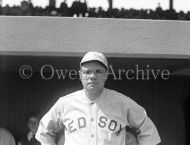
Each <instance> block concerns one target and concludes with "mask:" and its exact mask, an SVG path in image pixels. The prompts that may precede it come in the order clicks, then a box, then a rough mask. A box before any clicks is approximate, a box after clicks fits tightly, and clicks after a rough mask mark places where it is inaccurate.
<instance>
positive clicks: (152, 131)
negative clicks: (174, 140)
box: [127, 100, 161, 145]
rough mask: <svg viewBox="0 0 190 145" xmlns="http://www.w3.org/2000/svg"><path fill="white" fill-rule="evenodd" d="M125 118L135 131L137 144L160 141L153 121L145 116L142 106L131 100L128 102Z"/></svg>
mask: <svg viewBox="0 0 190 145" xmlns="http://www.w3.org/2000/svg"><path fill="white" fill-rule="evenodd" d="M128 105H129V109H128V115H127V120H128V122H129V124H130V127H131V128H133V129H135V130H136V131H137V139H138V142H139V145H157V144H158V143H160V142H161V140H160V136H159V134H158V131H157V129H156V126H155V125H154V123H153V122H152V121H151V120H150V118H149V117H148V116H147V114H146V111H145V110H144V108H142V107H141V106H139V105H138V104H137V103H136V102H134V101H133V100H131V101H130V102H129V104H128Z"/></svg>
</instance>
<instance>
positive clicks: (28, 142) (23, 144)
mask: <svg viewBox="0 0 190 145" xmlns="http://www.w3.org/2000/svg"><path fill="white" fill-rule="evenodd" d="M38 125H39V120H38V119H37V118H36V117H33V116H32V117H30V118H29V120H28V122H27V126H28V129H29V132H28V133H27V135H26V136H25V137H24V138H22V139H21V140H20V141H19V143H18V145H40V142H38V141H37V140H36V138H35V134H36V131H37V128H38Z"/></svg>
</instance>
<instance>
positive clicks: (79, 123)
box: [67, 116, 121, 133]
mask: <svg viewBox="0 0 190 145" xmlns="http://www.w3.org/2000/svg"><path fill="white" fill-rule="evenodd" d="M86 120H87V119H86V118H85V117H79V118H77V120H76V121H74V120H71V121H70V122H69V123H68V125H67V127H68V130H69V132H70V133H73V132H75V131H77V130H81V129H82V128H85V127H86V125H87V124H86ZM118 125H119V124H118V123H117V121H115V120H110V119H108V118H107V117H106V116H100V117H99V119H98V122H97V126H98V127H100V128H107V129H108V130H109V131H112V132H114V131H115V132H117V133H118V132H120V131H121V124H120V125H119V127H118V130H116V128H117V126H118Z"/></svg>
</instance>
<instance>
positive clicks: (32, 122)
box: [28, 117, 39, 133]
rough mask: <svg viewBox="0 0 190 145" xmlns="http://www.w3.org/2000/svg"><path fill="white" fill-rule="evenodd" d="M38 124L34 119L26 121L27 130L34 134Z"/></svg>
mask: <svg viewBox="0 0 190 145" xmlns="http://www.w3.org/2000/svg"><path fill="white" fill-rule="evenodd" d="M38 125H39V122H38V120H37V119H36V118H35V117H31V118H30V119H29V121H28V128H29V130H30V131H31V132H33V133H36V131H37V129H38Z"/></svg>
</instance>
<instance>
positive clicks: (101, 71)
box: [96, 70, 104, 74]
mask: <svg viewBox="0 0 190 145" xmlns="http://www.w3.org/2000/svg"><path fill="white" fill-rule="evenodd" d="M103 72H104V71H103V70H97V71H96V73H99V74H100V73H103Z"/></svg>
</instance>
